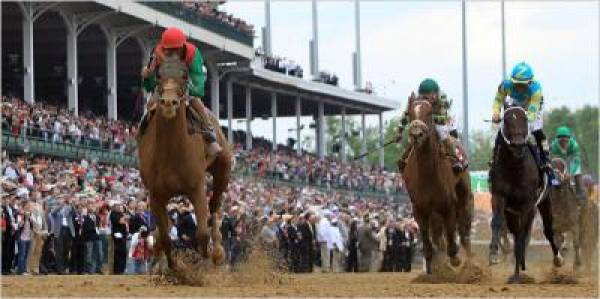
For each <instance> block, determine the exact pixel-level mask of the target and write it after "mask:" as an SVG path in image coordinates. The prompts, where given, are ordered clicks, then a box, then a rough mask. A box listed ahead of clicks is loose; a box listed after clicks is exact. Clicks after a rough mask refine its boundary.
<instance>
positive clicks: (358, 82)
mask: <svg viewBox="0 0 600 299" xmlns="http://www.w3.org/2000/svg"><path fill="white" fill-rule="evenodd" d="M354 30H355V41H356V70H355V72H356V83H355V85H356V86H355V87H356V89H361V88H362V69H361V68H362V65H361V60H360V0H354Z"/></svg>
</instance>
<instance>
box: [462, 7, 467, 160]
mask: <svg viewBox="0 0 600 299" xmlns="http://www.w3.org/2000/svg"><path fill="white" fill-rule="evenodd" d="M466 6H467V3H466V2H465V0H463V1H462V61H463V69H462V71H463V86H462V88H463V130H462V138H461V139H462V142H463V145H464V148H465V152H467V153H468V152H469V105H468V103H469V87H468V85H469V84H468V76H467V12H466V10H467V7H466Z"/></svg>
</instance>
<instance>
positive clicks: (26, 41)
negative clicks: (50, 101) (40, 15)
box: [23, 5, 35, 104]
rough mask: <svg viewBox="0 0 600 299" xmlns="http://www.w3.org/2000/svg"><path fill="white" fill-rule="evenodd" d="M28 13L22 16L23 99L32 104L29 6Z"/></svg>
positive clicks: (33, 90) (30, 20)
mask: <svg viewBox="0 0 600 299" xmlns="http://www.w3.org/2000/svg"><path fill="white" fill-rule="evenodd" d="M26 7H27V9H28V10H30V11H29V13H28V15H24V16H23V69H24V70H25V72H24V74H23V76H24V78H23V80H24V81H23V100H25V102H27V103H30V104H32V103H33V102H34V101H35V99H34V97H35V85H34V81H33V80H34V70H33V22H34V21H33V17H32V13H31V6H30V5H26Z"/></svg>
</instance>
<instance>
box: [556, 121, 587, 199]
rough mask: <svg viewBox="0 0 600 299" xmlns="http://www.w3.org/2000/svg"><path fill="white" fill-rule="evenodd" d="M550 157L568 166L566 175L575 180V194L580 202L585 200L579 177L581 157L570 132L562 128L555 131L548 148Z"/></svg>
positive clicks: (566, 128) (577, 145)
mask: <svg viewBox="0 0 600 299" xmlns="http://www.w3.org/2000/svg"><path fill="white" fill-rule="evenodd" d="M550 150H551V154H552V157H556V158H561V159H563V160H564V161H565V162H566V163H567V165H568V173H569V175H570V176H571V177H573V178H575V193H576V195H577V198H579V199H580V200H584V199H585V192H584V190H583V184H582V176H581V155H580V151H579V144H578V143H577V141H576V140H575V137H573V134H572V133H571V130H570V129H569V128H568V127H566V126H562V127H560V128H558V130H556V137H555V138H554V141H553V142H552V146H551V147H550Z"/></svg>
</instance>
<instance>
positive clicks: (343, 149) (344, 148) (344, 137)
mask: <svg viewBox="0 0 600 299" xmlns="http://www.w3.org/2000/svg"><path fill="white" fill-rule="evenodd" d="M341 138H342V146H341V149H340V150H341V154H342V162H346V107H342V136H341Z"/></svg>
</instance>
